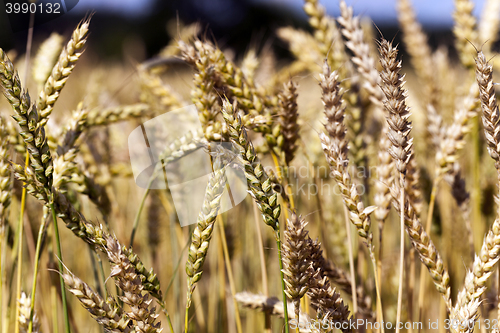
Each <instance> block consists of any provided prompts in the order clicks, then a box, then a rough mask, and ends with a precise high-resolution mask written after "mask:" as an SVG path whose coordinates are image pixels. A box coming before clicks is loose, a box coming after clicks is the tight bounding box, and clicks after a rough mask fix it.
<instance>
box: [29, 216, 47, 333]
mask: <svg viewBox="0 0 500 333" xmlns="http://www.w3.org/2000/svg"><path fill="white" fill-rule="evenodd" d="M45 213H46V208H45V207H44V214H43V218H42V223H41V224H40V228H39V229H38V238H37V241H36V251H35V268H34V271H33V285H32V287H31V305H30V309H31V310H30V322H29V326H28V333H31V332H32V331H33V315H34V313H35V296H36V282H37V278H38V267H39V264H40V251H41V247H42V238H43V234H44V230H45V225H46V224H47V216H46V214H45Z"/></svg>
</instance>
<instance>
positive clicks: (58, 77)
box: [37, 18, 90, 127]
mask: <svg viewBox="0 0 500 333" xmlns="http://www.w3.org/2000/svg"><path fill="white" fill-rule="evenodd" d="M89 24H90V18H89V19H87V20H84V21H82V22H81V23H80V24H79V25H78V27H77V28H76V29H75V30H74V31H73V34H72V35H71V39H70V40H69V42H68V44H67V45H66V47H65V48H64V49H63V50H62V52H61V54H60V55H59V59H58V60H57V63H56V64H55V65H54V68H52V73H51V74H50V76H49V78H48V79H47V81H46V82H45V86H44V88H43V90H42V91H41V92H40V96H39V97H38V101H37V107H38V110H40V111H39V112H40V119H39V121H40V125H39V126H40V127H43V126H44V125H45V124H46V123H47V121H48V117H49V116H50V114H51V113H52V110H53V107H54V103H55V102H56V101H57V99H58V98H59V94H60V92H61V90H62V88H63V87H64V85H65V84H66V81H67V80H68V77H69V75H70V74H71V73H72V72H73V69H74V68H75V65H76V62H77V61H78V60H79V59H80V56H81V55H82V53H83V47H84V46H85V42H86V36H87V33H88V31H89Z"/></svg>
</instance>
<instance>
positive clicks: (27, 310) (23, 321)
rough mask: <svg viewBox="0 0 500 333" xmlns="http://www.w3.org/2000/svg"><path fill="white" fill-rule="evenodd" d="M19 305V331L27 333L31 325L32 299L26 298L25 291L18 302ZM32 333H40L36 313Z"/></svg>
mask: <svg viewBox="0 0 500 333" xmlns="http://www.w3.org/2000/svg"><path fill="white" fill-rule="evenodd" d="M17 302H18V303H19V317H17V319H16V320H17V321H18V322H19V329H20V331H21V333H27V332H28V331H29V323H30V317H31V307H30V304H31V298H30V297H29V296H26V294H25V293H24V291H23V292H22V294H21V298H20V299H18V300H17ZM31 332H32V333H38V332H40V323H39V321H38V316H37V315H36V313H34V314H33V327H32V330H31Z"/></svg>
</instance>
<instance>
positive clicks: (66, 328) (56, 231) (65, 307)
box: [49, 202, 71, 333]
mask: <svg viewBox="0 0 500 333" xmlns="http://www.w3.org/2000/svg"><path fill="white" fill-rule="evenodd" d="M49 206H50V211H51V213H52V220H53V222H54V236H55V238H56V246H57V247H56V250H57V256H58V257H59V258H58V259H59V260H58V264H59V272H63V269H64V267H63V263H62V260H63V258H62V250H61V239H60V238H59V228H58V226H57V216H56V210H55V208H54V203H53V202H51V203H50V204H49ZM59 280H60V282H61V299H62V306H63V316H64V331H65V333H70V332H71V328H70V325H69V314H68V304H67V300H66V289H65V288H64V279H63V277H62V275H59Z"/></svg>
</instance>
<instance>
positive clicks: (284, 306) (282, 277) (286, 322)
mask: <svg viewBox="0 0 500 333" xmlns="http://www.w3.org/2000/svg"><path fill="white" fill-rule="evenodd" d="M274 237H275V238H276V245H277V247H278V258H279V263H280V278H281V293H282V294H283V308H284V310H285V311H284V312H285V333H289V325H288V304H287V303H288V301H287V299H286V293H285V275H284V273H283V258H282V253H281V239H280V230H279V229H276V230H275V231H274Z"/></svg>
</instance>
